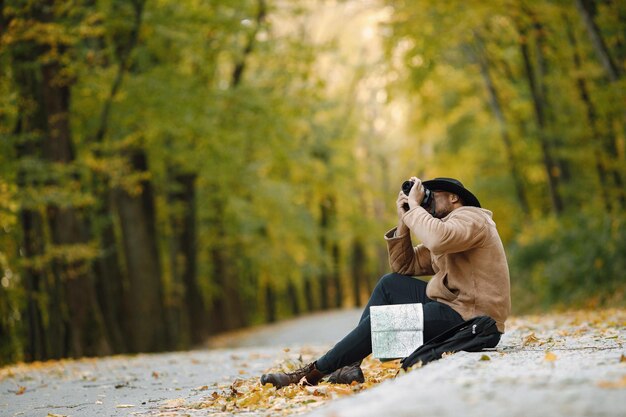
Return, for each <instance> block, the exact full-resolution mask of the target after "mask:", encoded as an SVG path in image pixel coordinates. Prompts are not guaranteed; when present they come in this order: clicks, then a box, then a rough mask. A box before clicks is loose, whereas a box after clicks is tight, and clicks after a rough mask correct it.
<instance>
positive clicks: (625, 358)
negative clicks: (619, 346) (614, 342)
mask: <svg viewBox="0 0 626 417" xmlns="http://www.w3.org/2000/svg"><path fill="white" fill-rule="evenodd" d="M619 361H620V363H624V362H626V355H624V354H623V353H622V356H620V358H619Z"/></svg>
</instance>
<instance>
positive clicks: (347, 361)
mask: <svg viewBox="0 0 626 417" xmlns="http://www.w3.org/2000/svg"><path fill="white" fill-rule="evenodd" d="M411 181H412V182H414V184H413V186H412V188H411V190H410V192H409V193H408V195H406V194H405V193H404V192H402V191H400V193H399V195H398V199H397V200H396V206H397V211H398V226H397V227H396V228H394V229H392V230H391V231H389V232H387V234H386V235H385V239H386V241H387V245H388V250H389V263H390V265H391V269H392V271H393V272H394V273H392V274H388V275H385V276H383V277H382V278H381V279H380V281H379V282H378V284H377V285H376V288H374V291H373V292H372V295H371V297H370V300H369V302H368V303H367V306H366V307H365V310H364V311H363V314H362V316H361V320H360V322H359V324H358V326H357V327H356V328H355V329H354V330H352V332H350V333H349V334H348V335H347V336H346V337H344V338H343V339H342V340H341V341H340V342H339V343H337V344H336V345H335V346H334V347H333V348H332V349H331V350H330V351H328V352H327V353H326V354H325V355H324V356H322V357H321V358H319V359H318V360H317V361H315V362H313V363H310V364H309V365H307V366H305V367H303V368H301V369H298V370H297V371H295V372H292V373H274V374H265V375H263V376H262V377H261V383H262V384H266V383H270V384H272V385H274V386H276V387H277V388H281V387H283V386H286V385H289V384H296V383H300V384H307V385H316V384H317V383H318V382H319V381H320V380H321V379H322V378H324V377H325V376H327V375H330V377H329V382H335V383H347V384H349V383H351V382H352V381H357V382H363V381H364V377H363V372H362V371H361V368H360V363H361V361H362V360H363V359H364V358H365V357H366V356H368V355H369V354H370V353H371V352H372V340H371V328H370V317H369V307H370V306H376V305H389V304H406V303H422V304H423V312H424V343H426V342H428V341H429V340H430V339H432V338H433V337H435V336H437V335H438V334H440V333H442V332H444V331H445V330H447V329H449V328H451V327H453V326H455V325H457V324H460V323H462V322H463V321H465V320H469V319H471V318H473V317H477V316H490V317H491V318H493V319H494V320H495V321H496V325H497V327H498V331H499V332H500V333H504V322H505V321H506V319H507V317H508V315H509V313H510V309H511V301H510V288H509V270H508V264H507V261H506V256H505V253H504V248H503V246H502V241H501V240H500V236H499V235H498V232H497V230H496V225H495V223H494V222H493V220H492V213H491V212H490V211H488V210H485V209H482V208H481V206H480V202H479V201H478V199H477V198H476V197H475V196H474V194H472V193H471V192H470V191H469V190H468V189H466V188H465V187H464V186H463V184H462V183H461V182H460V181H458V180H456V179H453V178H435V179H433V180H430V181H425V182H424V183H422V182H421V180H419V179H418V178H416V177H412V178H411ZM425 189H428V190H430V191H431V193H432V196H431V197H432V198H431V199H430V202H429V203H428V204H424V205H425V207H423V206H421V205H420V203H422V200H423V199H424V195H425ZM407 203H408V211H407V210H406V209H405V207H406V206H405V204H407ZM410 232H413V234H414V235H415V236H416V237H417V238H418V239H419V240H420V241H421V242H422V243H421V244H420V245H418V246H415V247H413V244H412V243H411V234H410ZM422 275H432V278H431V280H430V281H428V283H426V282H425V281H422V280H419V279H416V278H413V277H414V276H422ZM498 341H499V338H498V339H497V340H496V341H495V343H494V345H493V346H491V347H495V345H496V344H497V343H498Z"/></svg>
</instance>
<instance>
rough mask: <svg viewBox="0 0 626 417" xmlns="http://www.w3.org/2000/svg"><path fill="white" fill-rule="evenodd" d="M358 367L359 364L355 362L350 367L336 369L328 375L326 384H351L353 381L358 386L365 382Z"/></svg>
mask: <svg viewBox="0 0 626 417" xmlns="http://www.w3.org/2000/svg"><path fill="white" fill-rule="evenodd" d="M360 365H361V363H360V362H355V363H353V364H352V365H348V366H344V367H343V368H339V369H337V370H336V371H335V372H333V373H332V374H330V375H329V377H328V382H330V383H331V384H352V383H353V382H354V381H356V382H358V383H359V384H360V383H363V382H365V377H364V376H363V371H362V370H361V366H360Z"/></svg>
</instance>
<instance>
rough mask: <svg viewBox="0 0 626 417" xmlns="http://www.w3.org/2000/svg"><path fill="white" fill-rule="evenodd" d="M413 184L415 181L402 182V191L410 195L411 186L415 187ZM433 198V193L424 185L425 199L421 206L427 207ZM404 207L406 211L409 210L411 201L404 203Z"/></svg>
mask: <svg viewBox="0 0 626 417" xmlns="http://www.w3.org/2000/svg"><path fill="white" fill-rule="evenodd" d="M413 184H415V181H404V182H403V183H402V192H403V193H404V194H406V195H409V192H410V191H411V188H413ZM432 199H433V193H432V191H430V190H429V189H428V188H426V187H424V199H423V200H422V202H421V203H420V206H422V207H424V208H427V207H428V206H429V205H430V201H431V200H432ZM402 208H403V209H404V210H405V211H409V203H404V205H403V206H402Z"/></svg>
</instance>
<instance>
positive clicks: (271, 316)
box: [265, 282, 276, 323]
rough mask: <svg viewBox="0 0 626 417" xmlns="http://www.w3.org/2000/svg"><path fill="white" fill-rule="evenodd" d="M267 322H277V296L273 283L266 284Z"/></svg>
mask: <svg viewBox="0 0 626 417" xmlns="http://www.w3.org/2000/svg"><path fill="white" fill-rule="evenodd" d="M265 321H266V322H268V323H273V322H275V321H276V295H275V292H274V289H273V288H272V284H271V283H269V282H268V283H266V284H265Z"/></svg>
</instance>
